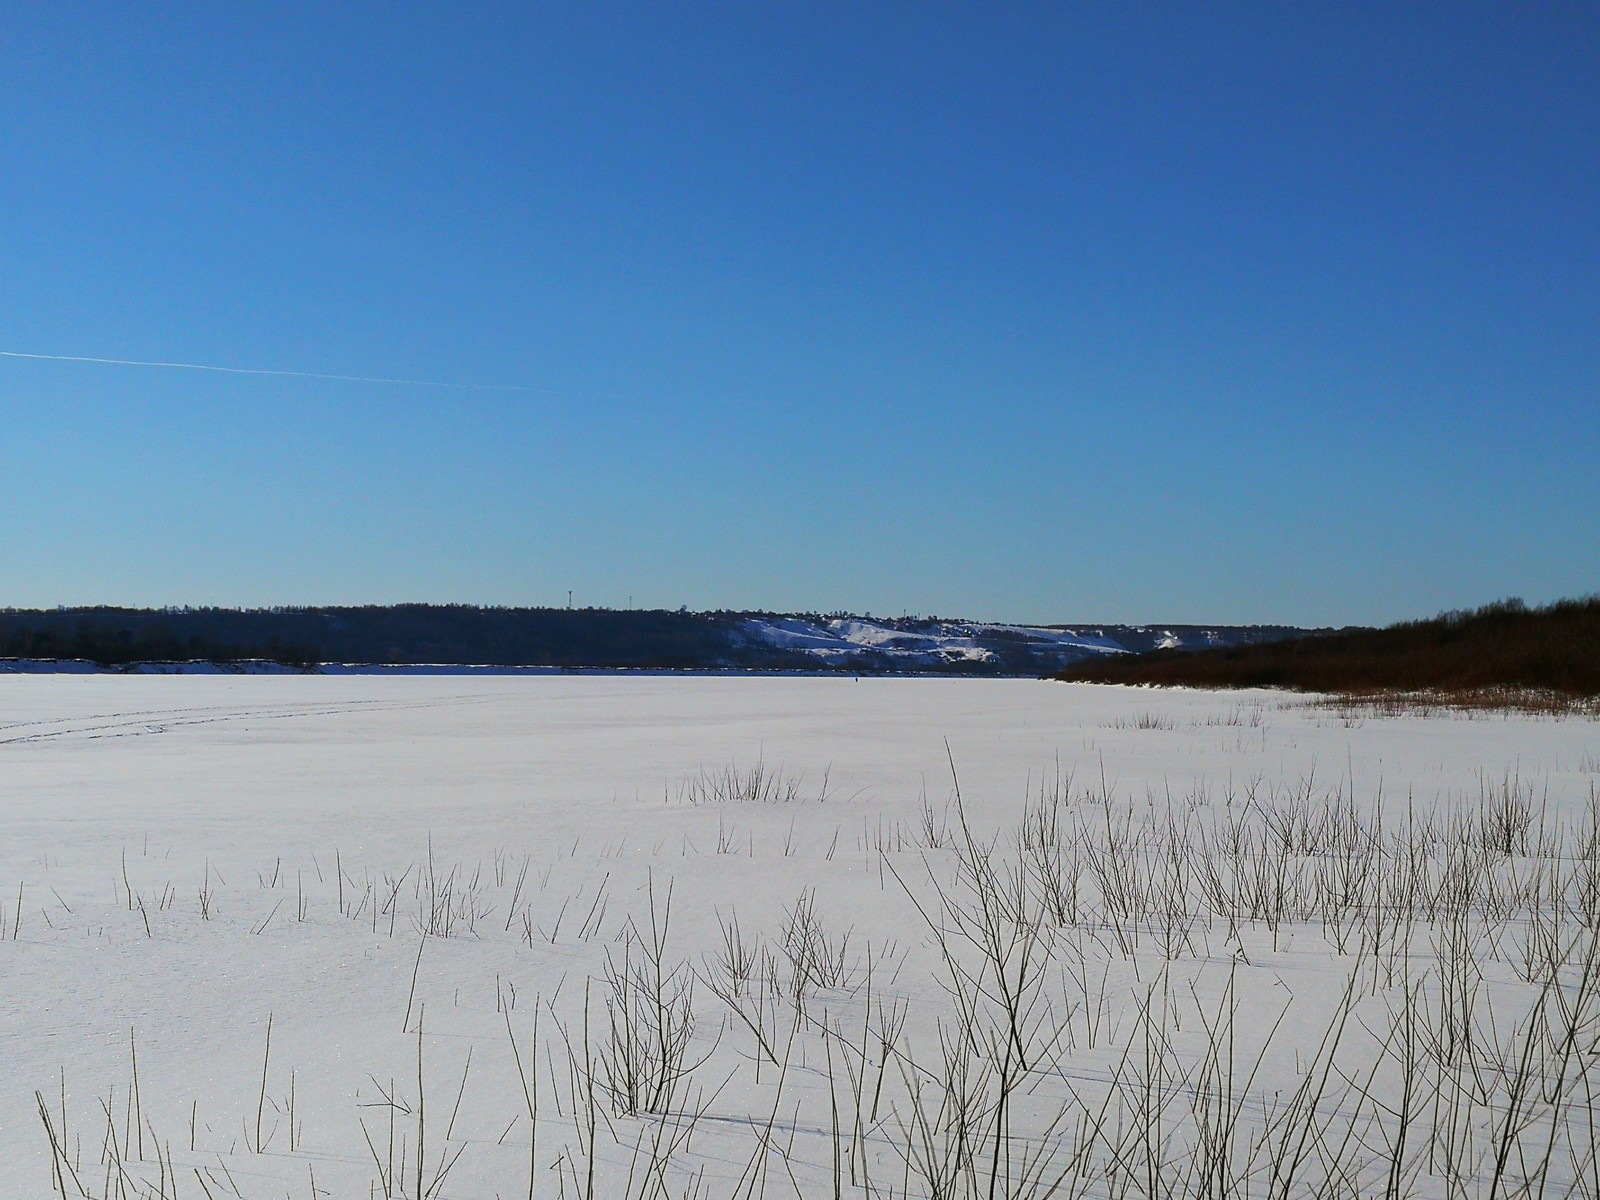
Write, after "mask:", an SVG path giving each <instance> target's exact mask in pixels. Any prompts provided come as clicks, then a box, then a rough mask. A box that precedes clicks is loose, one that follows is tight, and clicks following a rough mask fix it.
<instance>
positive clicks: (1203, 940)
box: [0, 675, 1600, 1200]
mask: <svg viewBox="0 0 1600 1200" xmlns="http://www.w3.org/2000/svg"><path fill="white" fill-rule="evenodd" d="M952 763H953V766H954V777H953V776H952ZM957 781H958V784H959V802H958V797H957ZM1597 784H1600V723H1596V722H1594V721H1592V720H1585V719H1556V718H1531V717H1499V716H1484V715H1482V714H1476V715H1473V716H1471V717H1468V716H1436V717H1427V718H1423V717H1375V716H1363V715H1361V714H1349V713H1339V712H1336V711H1332V710H1328V709H1324V708H1317V707H1313V706H1310V705H1309V704H1308V703H1307V702H1306V701H1305V700H1304V699H1302V698H1289V697H1283V696H1277V695H1271V694H1266V693H1181V692H1180V693H1158V692H1149V691H1139V690H1125V689H1116V688H1093V687H1081V686H1069V685H1064V684H1053V683H1045V682H1036V681H1023V680H952V679H936V678H924V679H883V678H863V679H862V680H860V681H859V682H856V681H853V680H851V679H823V678H780V679H761V678H675V677H641V678H631V677H626V676H585V677H563V676H529V677H521V678H508V677H494V676H454V677H452V676H440V677H426V676H408V677H385V678H374V677H361V676H350V677H337V676H328V677H318V676H213V677H206V676H187V677H160V676H114V675H91V676H74V675H54V676H51V675H33V676H28V675H18V676H8V677H4V678H0V902H3V910H0V932H3V937H0V1056H3V1058H0V1061H3V1063H4V1067H3V1069H0V1197H17V1198H28V1200H33V1198H36V1197H42V1196H48V1195H52V1194H56V1195H62V1194H64V1195H67V1196H73V1197H76V1196H80V1195H83V1196H92V1197H96V1198H100V1197H109V1196H127V1197H132V1196H166V1197H173V1196H181V1197H192V1198H194V1200H201V1198H210V1200H220V1198H221V1197H225V1196H237V1197H246V1198H249V1200H257V1198H263V1200H267V1198H271V1200H275V1198H278V1197H284V1196H290V1197H296V1198H302V1197H304V1198H311V1197H313V1196H314V1195H315V1196H323V1195H325V1196H334V1197H362V1196H376V1195H392V1196H405V1197H418V1196H433V1197H439V1198H441V1200H444V1198H448V1197H462V1198H466V1197H485V1198H488V1197H496V1196H498V1197H506V1198H509V1197H513V1196H519V1197H525V1196H527V1195H529V1193H530V1190H531V1191H532V1193H533V1194H535V1195H537V1196H540V1197H544V1196H567V1197H583V1196H595V1197H608V1198H609V1197H651V1196H672V1197H684V1196H687V1197H696V1196H704V1197H707V1198H717V1200H719V1198H722V1197H751V1198H752V1200H753V1198H754V1197H761V1196H766V1197H783V1196H792V1195H800V1196H804V1197H807V1198H808V1200H809V1198H810V1197H821V1196H836V1195H838V1196H853V1197H869V1196H882V1197H890V1196H901V1195H906V1194H909V1195H912V1196H939V1197H951V1198H955V1197H977V1196H986V1197H987V1196H1017V1197H1022V1196H1042V1195H1090V1196H1147V1195H1153V1194H1156V1193H1158V1192H1159V1193H1162V1194H1167V1193H1170V1194H1174V1195H1224V1194H1238V1195H1246V1194H1248V1195H1259V1196H1289V1195H1311V1194H1326V1195H1334V1194H1339V1195H1379V1196H1382V1195H1389V1196H1397V1197H1398V1196H1408V1195H1437V1196H1446V1195H1465V1196H1478V1195H1482V1196H1491V1195H1518V1194H1536V1195H1538V1194H1542V1195H1567V1194H1574V1195H1583V1196H1596V1195H1600V1162H1597V1160H1596V1153H1595V1144H1596V1132H1595V1128H1594V1124H1593V1121H1594V1118H1593V1116H1592V1113H1593V1105H1592V1103H1591V1092H1590V1089H1591V1088H1595V1087H1596V1086H1597V1085H1600V1057H1597V1050H1600V1047H1597V1039H1600V953H1597V948H1596V944H1595V938H1594V933H1595V920H1596V916H1597V913H1600V827H1597V825H1596V805H1595V789H1596V786H1597ZM963 816H964V823H963ZM1594 1099H1595V1100H1600V1097H1595V1098H1594Z"/></svg>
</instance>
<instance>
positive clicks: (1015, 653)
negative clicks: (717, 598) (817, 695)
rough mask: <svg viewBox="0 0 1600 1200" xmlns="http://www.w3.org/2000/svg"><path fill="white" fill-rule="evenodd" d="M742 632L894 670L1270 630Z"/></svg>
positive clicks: (843, 624)
mask: <svg viewBox="0 0 1600 1200" xmlns="http://www.w3.org/2000/svg"><path fill="white" fill-rule="evenodd" d="M744 632H745V636H746V637H747V638H748V639H749V640H750V641H751V642H752V643H755V644H757V645H763V646H768V647H771V648H772V649H774V650H778V651H783V652H787V653H798V654H801V655H805V656H807V657H810V658H812V659H814V660H816V661H817V662H818V664H819V665H821V664H826V665H828V666H835V667H844V666H859V667H860V668H861V669H863V670H897V671H925V670H952V669H962V668H968V669H974V668H975V669H982V670H989V671H998V672H1004V673H1024V674H1025V673H1031V672H1033V671H1040V670H1047V669H1055V668H1059V667H1062V666H1065V665H1067V664H1069V663H1074V662H1081V661H1083V660H1084V659H1093V658H1105V657H1109V656H1120V655H1125V654H1139V653H1143V652H1144V651H1146V650H1153V649H1158V648H1161V649H1166V648H1175V647H1184V648H1195V649H1198V648H1201V647H1205V646H1231V645H1239V644H1241V643H1244V642H1250V641H1258V640H1265V639H1266V638H1269V637H1271V636H1273V634H1274V632H1275V631H1266V630H1258V629H1247V628H1242V627H1234V628H1215V629H1207V628H1199V627H1194V626H1172V627H1170V628H1156V627H1150V626H1131V625H1109V626H1071V627H1063V626H1056V625H1000V624H988V623H984V622H974V621H946V620H938V619H924V618H901V619H898V620H896V619H893V618H888V619H879V620H874V619H872V618H870V617H856V616H834V617H811V616H765V615H763V616H754V617H749V618H746V620H745V623H744Z"/></svg>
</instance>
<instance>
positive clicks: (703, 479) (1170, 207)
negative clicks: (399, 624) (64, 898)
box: [0, 3, 1600, 624]
mask: <svg viewBox="0 0 1600 1200" xmlns="http://www.w3.org/2000/svg"><path fill="white" fill-rule="evenodd" d="M0 37H3V39H4V40H3V45H4V62H5V69H4V71H3V72H0V132H3V140H0V147H3V156H4V157H3V160H0V297H3V304H0V350H6V351H13V352H25V353H37V354H56V355H82V356H95V357H105V358H121V359H135V360H170V361H179V362H187V363H197V364H208V365H219V366H230V367H249V368H263V369H272V370H287V371H304V372H321V373H330V374H339V375H357V376H382V377H404V378H409V379H418V380H430V381H442V382H454V383H465V384H510V385H518V386H519V387H521V388H524V389H527V390H493V389H482V390H471V389H446V388H425V387H415V386H400V385H387V384H370V383H349V382H337V381H331V380H315V379H303V378H292V377H269V376H248V375H221V374H216V373H209V372H194V371H178V370H160V369H154V368H145V367H133V366H107V365H95V364H85V363H65V362H50V361H40V360H27V359H18V358H0V605H3V604H9V605H17V606H34V605H54V604H57V603H65V604H83V603H126V604H168V603H194V604H199V603H213V604H232V605H252V606H253V605H266V604H280V603H351V602H369V601H371V602H382V601H396V600H436V601H452V600H459V601H471V602H485V603H508V604H564V603H565V602H566V597H567V590H568V589H569V588H570V589H572V590H573V592H574V593H575V597H576V599H577V601H578V603H580V604H583V603H591V604H606V605H616V606H622V605H625V604H627V603H628V602H629V598H630V597H631V598H632V601H633V603H635V604H636V605H640V606H652V607H657V606H659V607H672V608H676V607H677V606H679V605H688V606H689V607H691V608H710V607H729V608H733V607H763V608H775V609H834V608H846V609H852V610H855V611H864V610H870V611H872V612H875V613H895V614H898V613H899V612H901V611H902V610H909V611H911V612H922V613H941V614H948V615H966V616H971V617H978V618H995V619H1015V620H1033V621H1069V620H1098V621H1144V620H1167V621H1228V622H1248V621H1270V622H1291V623H1297V624H1324V623H1330V624H1345V623H1357V622H1360V623H1366V622H1380V621H1388V620H1394V619H1399V618H1402V617H1408V616H1418V615H1430V614H1432V613H1434V612H1436V611H1438V610H1440V609H1442V608H1448V607H1458V606H1466V605H1471V604H1476V603H1481V602H1484V601H1488V600H1491V599H1495V598H1497V597H1501V596H1505V595H1513V594H1515V595H1521V596H1523V597H1525V598H1526V599H1527V600H1529V601H1530V602H1539V601H1544V600H1549V599H1553V598H1556V597H1558V596H1563V595H1572V594H1578V593H1587V592H1590V591H1593V590H1595V589H1596V588H1600V8H1597V7H1596V6H1595V5H1594V4H1592V3H1582V4H1579V3H1566V4H1563V3H1541V4H1534V5H1506V4H1498V5H1477V4H1456V3H1449V4H1436V5H1423V4H1413V5H1360V6H1357V5H1280V4H1261V5H1208V4H1195V5H1191V4H1171V5H1148V6H1146V5H1137V4H1135V5H1119V4H1093V5H1076V4H1051V5H1037V6H1035V5H992V4H970V5H925V4H907V5H893V4H882V5H878V4H873V5H859V4H839V5H823V4H807V5H783V6H778V5H765V4H757V5H751V4H738V5H650V6H632V5H619V4H606V3H596V4H563V5H549V6H528V5H523V4H516V5H510V4H508V5H504V6H497V5H472V4H450V5H445V4H438V5H387V4H384V5H380V4H370V5H353V4H351V5H324V4H315V5H312V4H307V5H297V4H284V3H273V4H261V5H250V4H200V3H196V4H192V5H185V6H171V5H155V4H150V5H145V4H139V5H128V4H107V5H61V4H54V3H37V4H20V5H16V6H12V7H10V8H9V9H8V10H7V13H6V17H5V22H4V30H3V33H0Z"/></svg>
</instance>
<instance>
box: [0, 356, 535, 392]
mask: <svg viewBox="0 0 1600 1200" xmlns="http://www.w3.org/2000/svg"><path fill="white" fill-rule="evenodd" d="M0 358H33V359H40V360H42V361H44V362H71V363H98V364H100V365H102V366H109V367H165V368H167V369H169V370H175V371H215V372H216V373H218V374H220V375H279V376H287V377H289V378H292V379H331V380H335V381H337V382H339V383H388V384H398V385H400V386H402V387H430V388H453V389H456V390H460V391H477V392H542V391H543V390H544V389H542V388H533V387H524V386H522V385H521V384H517V383H441V382H439V381H438V380H434V379H388V378H384V377H383V376H375V375H326V374H323V373H322V372H321V371H271V370H267V369H265V368H262V367H214V366H211V365H209V364H207V363H183V362H145V361H143V360H141V359H134V358H90V357H88V356H87V355H82V354H28V353H25V352H23V351H21V350H0Z"/></svg>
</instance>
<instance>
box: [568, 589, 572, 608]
mask: <svg viewBox="0 0 1600 1200" xmlns="http://www.w3.org/2000/svg"><path fill="white" fill-rule="evenodd" d="M567 607H568V608H571V607H572V589H571V588H568V589H567Z"/></svg>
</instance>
